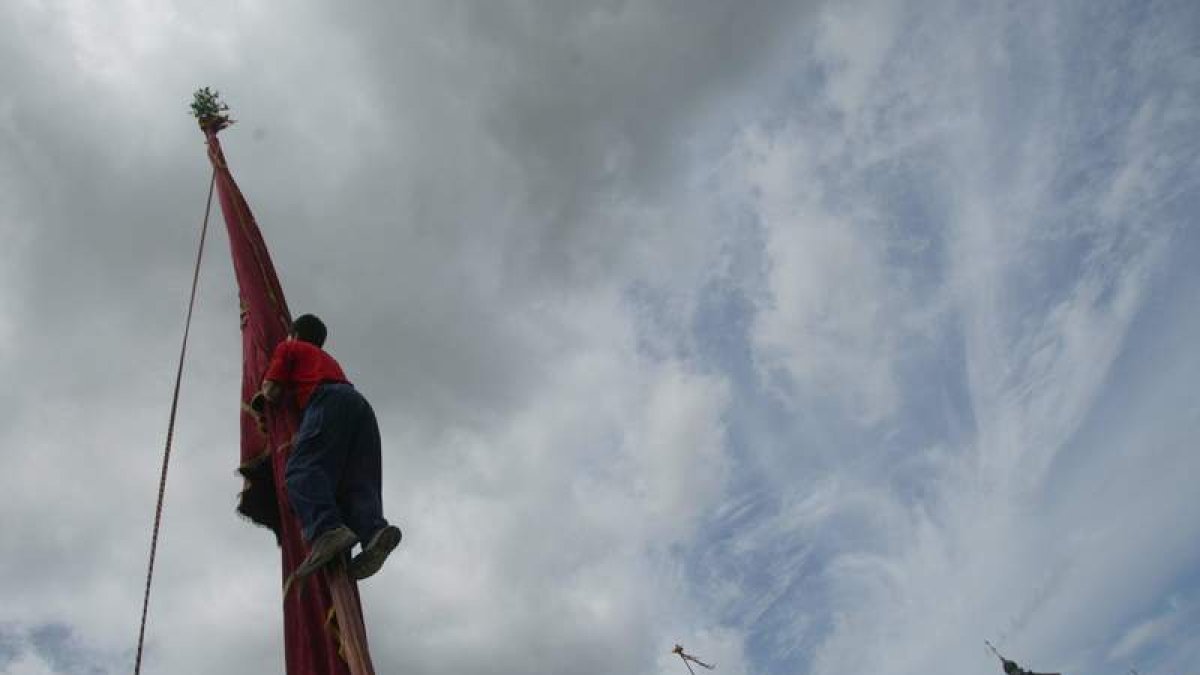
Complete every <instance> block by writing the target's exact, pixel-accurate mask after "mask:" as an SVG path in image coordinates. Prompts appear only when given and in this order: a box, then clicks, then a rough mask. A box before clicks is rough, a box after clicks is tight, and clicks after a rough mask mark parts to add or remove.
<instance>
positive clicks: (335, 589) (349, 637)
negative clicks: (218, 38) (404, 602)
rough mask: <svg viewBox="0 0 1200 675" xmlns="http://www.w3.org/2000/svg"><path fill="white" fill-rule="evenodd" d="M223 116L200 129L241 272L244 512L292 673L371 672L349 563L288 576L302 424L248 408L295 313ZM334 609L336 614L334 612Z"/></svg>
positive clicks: (289, 413) (289, 415)
mask: <svg viewBox="0 0 1200 675" xmlns="http://www.w3.org/2000/svg"><path fill="white" fill-rule="evenodd" d="M225 124H226V123H225V122H224V121H223V120H221V119H217V120H214V121H211V122H210V123H208V124H205V123H204V122H202V123H201V128H202V129H203V131H204V134H205V136H206V137H207V138H208V157H209V160H210V161H211V162H212V165H213V169H214V171H216V190H217V195H218V198H219V199H220V202H221V211H222V212H223V213H224V215H225V225H226V228H227V230H228V232H229V244H230V247H231V249H232V253H233V269H234V273H235V274H236V276H237V283H238V296H239V299H240V305H241V329H242V398H241V400H242V406H241V458H240V462H239V465H238V471H239V472H240V473H241V474H242V477H243V478H244V479H245V485H244V489H243V491H242V494H241V495H240V498H239V503H238V512H239V513H241V514H242V515H244V516H246V517H247V518H249V519H250V520H251V521H253V522H255V523H257V524H259V525H263V526H265V527H268V528H270V529H271V530H272V531H274V533H275V537H276V539H277V541H278V542H279V545H280V548H281V550H282V554H283V625H284V647H285V651H286V661H287V672H288V673H289V675H341V674H345V675H366V674H370V673H373V671H372V669H371V663H370V658H369V656H368V655H367V646H366V631H365V628H364V627H363V622H362V608H361V605H360V603H359V597H358V588H357V586H356V585H355V584H354V583H353V582H351V581H350V580H349V578H348V576H347V575H346V573H345V568H344V566H342V565H340V564H335V565H331V566H329V567H327V568H326V569H325V570H322V571H320V572H318V573H316V574H313V575H312V576H310V577H308V578H307V579H306V580H304V581H303V582H301V583H292V571H293V570H294V569H295V568H296V567H297V566H299V564H300V563H301V562H302V561H303V560H304V558H305V556H306V555H307V554H308V549H307V547H306V546H305V544H304V540H303V537H302V536H301V534H300V523H299V521H298V520H297V518H296V515H295V513H293V512H292V509H291V506H290V505H289V503H288V499H287V493H286V488H285V483H284V480H283V476H284V467H285V466H286V464H287V459H288V456H289V455H290V453H291V442H292V436H293V434H294V433H295V430H296V427H297V426H298V424H299V411H297V410H296V409H295V408H294V406H289V405H275V406H268V407H267V412H266V415H267V418H266V433H265V434H264V433H263V431H261V430H260V428H259V424H258V420H257V419H256V417H255V416H254V414H253V413H252V412H251V411H250V408H249V402H250V399H251V398H252V397H253V396H254V393H255V392H256V391H258V389H259V387H260V385H261V383H262V377H263V373H265V372H266V370H267V364H268V362H269V361H270V358H271V353H272V351H273V350H274V349H275V346H276V345H277V344H279V343H280V342H281V341H283V340H284V339H285V338H286V337H287V333H288V328H289V327H290V325H291V314H290V313H289V312H288V307H287V301H286V300H285V299H284V296H283V289H282V287H281V286H280V285H279V278H278V277H277V276H276V274H275V268H274V266H273V265H272V264H271V256H270V255H269V254H268V253H267V245H266V243H265V242H264V241H263V237H262V233H261V232H260V231H259V229H258V225H257V224H256V223H255V222H254V216H253V215H252V214H251V213H250V207H249V205H248V204H247V203H246V200H245V199H244V198H243V197H242V193H241V191H240V190H239V189H238V186H237V183H235V182H234V180H233V175H232V174H231V173H230V171H229V166H228V164H227V163H226V162H225V155H224V153H223V152H222V151H221V144H220V142H219V141H218V140H217V133H218V132H219V131H220V130H221V129H222V128H223V127H224V126H225ZM335 608H336V609H335Z"/></svg>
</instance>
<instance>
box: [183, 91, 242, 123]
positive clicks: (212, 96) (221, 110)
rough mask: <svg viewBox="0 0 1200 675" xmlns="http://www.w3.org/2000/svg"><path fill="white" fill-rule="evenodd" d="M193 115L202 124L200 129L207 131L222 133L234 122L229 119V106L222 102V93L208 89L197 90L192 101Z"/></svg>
mask: <svg viewBox="0 0 1200 675" xmlns="http://www.w3.org/2000/svg"><path fill="white" fill-rule="evenodd" d="M192 115H194V116H195V117H196V120H197V121H198V122H200V128H201V129H204V130H206V131H207V130H209V129H211V130H213V131H220V130H221V129H224V128H225V127H227V126H229V125H230V124H233V122H234V120H232V119H230V117H229V106H228V105H226V104H225V103H224V102H222V101H221V94H220V92H218V91H217V90H215V89H209V88H208V87H204V88H203V89H197V90H196V94H195V98H194V99H193V100H192Z"/></svg>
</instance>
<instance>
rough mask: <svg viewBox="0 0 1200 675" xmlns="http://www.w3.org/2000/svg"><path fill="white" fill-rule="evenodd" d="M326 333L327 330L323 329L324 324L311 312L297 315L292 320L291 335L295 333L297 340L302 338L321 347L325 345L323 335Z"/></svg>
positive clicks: (327, 332)
mask: <svg viewBox="0 0 1200 675" xmlns="http://www.w3.org/2000/svg"><path fill="white" fill-rule="evenodd" d="M328 334H329V331H327V330H325V324H324V323H322V322H321V320H320V319H318V318H317V317H316V316H314V315H312V314H305V315H303V316H300V317H297V318H296V320H295V321H293V322H292V335H295V336H296V339H297V340H303V341H305V342H308V343H311V344H314V345H316V346H318V347H323V346H324V345H325V336H326V335H328Z"/></svg>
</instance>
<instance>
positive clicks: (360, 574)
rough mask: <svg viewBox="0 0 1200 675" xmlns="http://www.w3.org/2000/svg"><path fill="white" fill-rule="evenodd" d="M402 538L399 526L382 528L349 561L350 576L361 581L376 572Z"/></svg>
mask: <svg viewBox="0 0 1200 675" xmlns="http://www.w3.org/2000/svg"><path fill="white" fill-rule="evenodd" d="M403 538H404V535H403V534H401V532H400V528H398V527H396V526H395V525H388V526H387V527H385V528H383V531H382V532H380V533H379V534H378V535H376V537H375V538H374V539H373V540H372V541H371V544H372V545H371V546H368V547H367V549H366V550H365V551H363V552H362V553H360V554H359V555H358V557H357V558H355V559H354V561H353V562H351V563H350V576H351V577H353V578H354V580H355V581H361V580H363V579H366V578H367V577H369V576H372V575H373V574H375V573H376V572H378V571H379V569H380V568H381V567H383V563H384V561H386V560H387V557H388V556H389V555H391V553H392V551H394V550H396V547H397V546H399V545H400V540H401V539H403Z"/></svg>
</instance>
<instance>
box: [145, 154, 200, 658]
mask: <svg viewBox="0 0 1200 675" xmlns="http://www.w3.org/2000/svg"><path fill="white" fill-rule="evenodd" d="M216 183H217V168H216V167H213V174H212V180H210V181H209V183H208V200H207V202H206V203H205V205H204V224H203V225H201V226H200V246H199V248H198V249H197V251H196V268H195V270H193V271H192V294H191V297H190V298H189V300H188V310H187V319H186V320H185V321H184V324H183V344H182V345H180V347H179V367H178V369H177V370H176V371H175V393H174V394H173V395H172V396H171V416H170V418H169V419H168V421H167V444H166V448H165V449H164V450H163V461H162V475H161V476H159V479H158V504H157V505H156V506H155V507H154V534H153V535H152V536H151V537H150V563H149V565H147V567H146V592H145V594H144V595H143V596H142V627H141V628H140V629H139V630H138V644H137V657H136V660H135V661H134V662H133V673H134V675H139V673H141V672H142V647H143V646H144V645H145V641H146V615H147V612H148V610H149V608H150V581H151V579H153V577H154V556H155V553H157V552H158V530H159V527H160V525H161V524H162V513H163V496H164V495H165V493H166V490H167V465H168V463H169V462H170V460H171V439H172V437H174V435H175V412H176V411H177V410H178V409H179V384H180V382H181V381H182V380H183V360H184V356H185V355H186V354H187V343H188V333H189V332H191V328H192V309H193V308H194V307H195V306H196V286H197V285H199V282H200V260H201V259H202V258H203V257H204V238H205V235H206V234H207V233H208V216H209V213H211V211H212V197H213V187H214V186H215V185H216Z"/></svg>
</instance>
